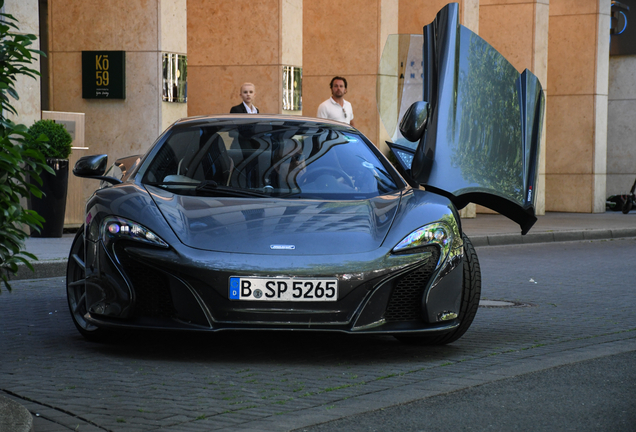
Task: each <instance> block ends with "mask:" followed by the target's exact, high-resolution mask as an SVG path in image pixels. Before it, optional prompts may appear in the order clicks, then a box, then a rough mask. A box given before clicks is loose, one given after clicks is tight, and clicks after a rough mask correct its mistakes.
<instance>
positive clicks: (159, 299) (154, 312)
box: [117, 248, 175, 318]
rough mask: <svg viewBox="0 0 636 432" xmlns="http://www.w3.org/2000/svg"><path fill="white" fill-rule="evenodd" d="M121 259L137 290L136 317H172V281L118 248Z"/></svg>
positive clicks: (173, 312)
mask: <svg viewBox="0 0 636 432" xmlns="http://www.w3.org/2000/svg"><path fill="white" fill-rule="evenodd" d="M117 249H119V250H117V255H118V256H119V258H120V259H119V261H120V262H121V263H122V264H123V267H124V271H125V272H126V274H127V275H128V277H129V278H130V281H131V282H132V285H133V289H134V290H135V296H136V299H135V311H134V316H135V317H160V318H170V317H173V316H174V315H175V310H174V304H173V303H172V296H171V294H170V282H169V280H168V277H166V275H165V274H164V273H163V272H161V271H159V270H157V269H154V268H152V267H150V266H148V265H146V264H142V263H140V262H139V261H135V260H134V259H132V258H130V256H129V255H128V254H126V252H124V251H123V250H122V249H123V248H122V249H120V248H117Z"/></svg>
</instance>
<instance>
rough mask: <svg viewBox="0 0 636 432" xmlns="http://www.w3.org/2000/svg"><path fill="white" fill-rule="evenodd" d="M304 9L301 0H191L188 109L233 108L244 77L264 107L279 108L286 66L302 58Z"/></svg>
mask: <svg viewBox="0 0 636 432" xmlns="http://www.w3.org/2000/svg"><path fill="white" fill-rule="evenodd" d="M302 15H303V1H302V0H260V1H253V0H217V1H210V0H188V49H189V52H190V55H189V57H188V115H206V114H224V113H229V112H230V108H231V107H232V106H234V105H238V104H239V103H241V98H240V97H239V88H240V86H241V84H242V83H244V82H252V83H254V85H255V86H256V99H255V101H254V105H256V106H257V107H258V108H259V110H260V112H261V113H274V114H278V113H281V112H282V67H283V66H302V63H303V58H302V55H303V53H302V48H301V47H302V40H303V33H302ZM256 22H260V23H266V25H256ZM303 72H304V71H303Z"/></svg>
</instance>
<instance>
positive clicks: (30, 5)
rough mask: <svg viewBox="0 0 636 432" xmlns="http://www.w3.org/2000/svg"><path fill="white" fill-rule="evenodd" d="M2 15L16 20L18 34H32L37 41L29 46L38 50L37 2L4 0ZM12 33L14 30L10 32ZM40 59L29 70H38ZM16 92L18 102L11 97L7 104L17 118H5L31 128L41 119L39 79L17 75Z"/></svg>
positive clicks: (34, 0) (37, 57)
mask: <svg viewBox="0 0 636 432" xmlns="http://www.w3.org/2000/svg"><path fill="white" fill-rule="evenodd" d="M3 12H4V13H7V14H10V15H13V16H14V17H15V18H16V19H17V20H18V27H19V31H18V32H17V33H19V34H34V35H36V36H38V39H37V40H36V41H34V43H33V44H32V45H31V46H30V48H33V49H40V39H39V35H40V27H39V22H40V21H39V17H38V0H5V2H4V10H3ZM12 31H14V30H12ZM39 59H40V57H39V56H37V55H36V56H35V61H34V62H33V63H31V65H30V66H29V68H31V69H35V70H37V71H39V70H40V60H39ZM15 89H16V91H17V92H18V95H19V96H20V99H19V100H15V99H13V98H11V97H9V98H10V101H9V103H10V104H11V105H12V106H13V107H14V108H15V109H16V111H17V112H18V115H17V117H16V116H15V115H13V114H11V113H7V117H8V118H10V119H11V120H12V121H14V122H16V123H22V124H25V125H26V126H31V125H32V124H33V123H34V122H35V121H37V120H40V118H41V109H40V78H39V77H36V78H35V79H33V78H31V77H28V76H24V75H19V76H18V77H17V80H16V86H15Z"/></svg>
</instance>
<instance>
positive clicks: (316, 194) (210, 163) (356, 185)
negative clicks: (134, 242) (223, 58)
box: [143, 121, 398, 199]
mask: <svg viewBox="0 0 636 432" xmlns="http://www.w3.org/2000/svg"><path fill="white" fill-rule="evenodd" d="M369 145H372V144H370V143H368V141H366V140H365V138H364V137H362V136H361V135H360V134H358V133H356V132H354V131H352V130H350V129H345V128H342V129H339V128H338V127H337V126H335V127H334V126H328V125H325V124H314V123H307V122H285V121H282V122H261V123H248V124H236V123H232V124H223V125H219V124H218V123H217V124H210V123H205V124H203V123H198V124H196V123H194V124H192V125H191V126H189V127H188V126H186V127H183V126H181V127H178V128H175V129H173V132H172V133H171V134H170V135H169V136H168V137H167V139H166V140H165V141H164V142H163V144H162V146H161V148H160V149H159V151H158V152H157V153H156V155H155V157H154V159H153V160H152V162H151V163H150V165H149V167H148V169H147V170H146V172H145V174H144V177H143V183H145V184H148V185H154V186H159V187H162V188H165V189H168V190H170V191H172V192H174V193H178V194H188V195H195V194H196V195H213V196H237V197H245V196H250V197H258V196H264V197H267V196H272V197H289V198H325V199H364V198H370V197H374V196H377V195H381V194H385V193H389V192H393V191H395V190H396V189H398V187H397V186H396V183H395V181H394V178H393V177H392V175H391V173H389V172H387V168H386V167H385V166H384V165H383V164H382V162H381V161H380V160H379V158H378V156H376V154H375V153H374V152H373V151H372V150H371V149H370V148H369Z"/></svg>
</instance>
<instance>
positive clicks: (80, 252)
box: [66, 226, 108, 342]
mask: <svg viewBox="0 0 636 432" xmlns="http://www.w3.org/2000/svg"><path fill="white" fill-rule="evenodd" d="M84 259H85V258H84V227H83V226H82V227H81V228H80V229H79V231H78V232H77V234H75V239H73V245H72V246H71V253H70V254H69V257H68V264H67V265H66V298H67V300H68V307H69V311H70V312H71V318H72V319H73V324H75V327H77V330H79V332H80V333H81V334H82V336H84V337H85V338H86V339H88V340H90V341H94V342H101V341H103V340H105V339H106V338H107V336H108V332H107V331H106V330H104V329H100V328H98V327H95V326H94V325H92V324H89V323H88V322H87V321H86V320H85V319H84V315H85V314H86V301H85V297H84V296H85V294H86V284H85V282H86V266H85V264H84Z"/></svg>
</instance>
